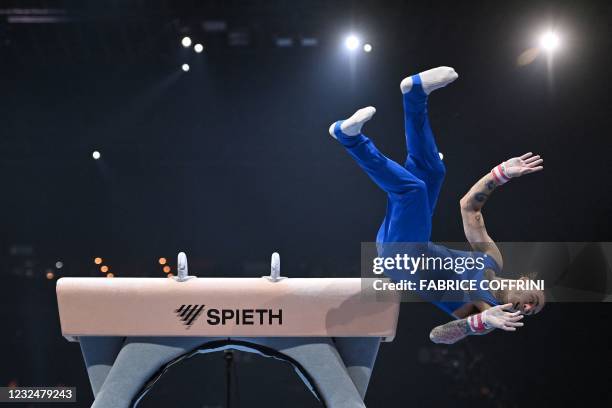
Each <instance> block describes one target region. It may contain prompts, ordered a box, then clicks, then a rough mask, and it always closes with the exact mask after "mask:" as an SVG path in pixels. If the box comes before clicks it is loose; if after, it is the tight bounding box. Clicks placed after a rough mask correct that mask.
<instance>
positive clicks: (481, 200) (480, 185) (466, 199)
mask: <svg viewBox="0 0 612 408" xmlns="http://www.w3.org/2000/svg"><path fill="white" fill-rule="evenodd" d="M496 188H497V184H496V183H495V180H494V179H493V175H492V174H491V173H487V174H486V175H485V176H484V177H482V178H481V179H480V180H478V181H477V182H476V184H474V185H473V186H472V188H470V191H468V192H467V194H466V195H465V196H463V198H462V199H461V200H460V201H459V204H460V207H461V219H462V220H463V231H464V232H465V237H466V238H467V240H468V242H469V243H470V245H472V248H473V249H474V250H475V251H479V252H483V253H485V254H487V255H489V256H490V257H492V258H493V259H494V260H495V262H497V264H498V265H499V267H500V269H501V268H503V258H502V255H501V252H500V251H499V248H497V245H495V242H494V241H493V239H491V237H490V236H489V234H488V232H487V229H486V227H485V223H484V218H483V216H482V211H481V210H482V207H483V206H484V205H485V203H486V202H487V200H488V198H489V196H490V195H491V193H492V192H493V191H494V190H495V189H496Z"/></svg>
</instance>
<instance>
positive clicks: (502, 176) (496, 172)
mask: <svg viewBox="0 0 612 408" xmlns="http://www.w3.org/2000/svg"><path fill="white" fill-rule="evenodd" d="M491 175H492V176H493V180H495V184H497V185H498V186H501V185H502V184H506V183H507V182H509V181H510V177H509V176H508V175H507V174H506V162H502V163H501V164H498V165H497V166H495V167H493V169H492V170H491Z"/></svg>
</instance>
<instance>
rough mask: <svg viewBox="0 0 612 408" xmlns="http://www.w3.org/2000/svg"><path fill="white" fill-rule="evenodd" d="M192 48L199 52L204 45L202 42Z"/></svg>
mask: <svg viewBox="0 0 612 408" xmlns="http://www.w3.org/2000/svg"><path fill="white" fill-rule="evenodd" d="M193 50H194V51H195V52H197V53H198V54H199V53H201V52H202V51H204V46H203V45H202V44H196V45H194V46H193Z"/></svg>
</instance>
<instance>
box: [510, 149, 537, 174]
mask: <svg viewBox="0 0 612 408" xmlns="http://www.w3.org/2000/svg"><path fill="white" fill-rule="evenodd" d="M543 162H544V159H541V158H540V155H536V156H534V155H533V153H531V152H529V153H525V154H524V155H522V156H520V157H513V158H511V159H508V160H506V161H505V162H503V163H502V167H503V172H504V175H505V176H506V177H508V178H514V177H520V176H523V175H525V174H530V173H535V172H536V171H540V170H543V169H544V166H541V164H542V163H543Z"/></svg>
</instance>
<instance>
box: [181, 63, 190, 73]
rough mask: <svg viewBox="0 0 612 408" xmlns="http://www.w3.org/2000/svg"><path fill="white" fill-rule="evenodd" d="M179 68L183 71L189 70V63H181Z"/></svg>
mask: <svg viewBox="0 0 612 408" xmlns="http://www.w3.org/2000/svg"><path fill="white" fill-rule="evenodd" d="M181 69H182V70H183V71H185V72H187V71H189V64H183V65H182V66H181Z"/></svg>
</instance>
